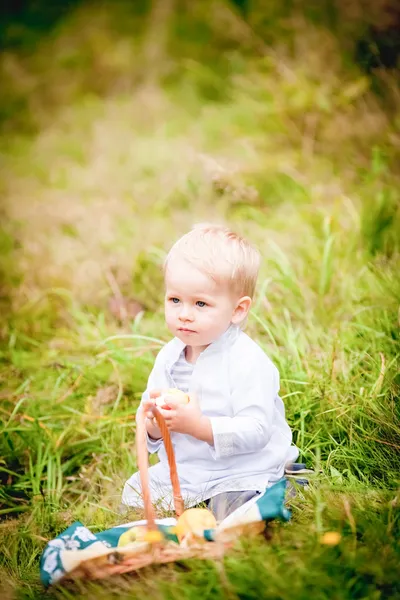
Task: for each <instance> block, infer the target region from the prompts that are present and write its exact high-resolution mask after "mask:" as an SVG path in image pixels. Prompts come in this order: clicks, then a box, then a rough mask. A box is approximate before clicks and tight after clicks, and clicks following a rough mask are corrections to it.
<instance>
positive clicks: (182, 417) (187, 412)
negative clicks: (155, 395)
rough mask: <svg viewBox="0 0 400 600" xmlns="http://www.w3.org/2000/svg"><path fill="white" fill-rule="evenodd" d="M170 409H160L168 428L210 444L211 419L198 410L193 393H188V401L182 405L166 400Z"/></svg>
mask: <svg viewBox="0 0 400 600" xmlns="http://www.w3.org/2000/svg"><path fill="white" fill-rule="evenodd" d="M168 405H169V407H170V410H162V409H160V412H161V414H162V415H163V417H164V419H165V422H166V424H167V427H168V429H170V430H171V431H176V432H177V433H186V434H188V435H191V436H193V437H195V438H197V439H198V440H202V441H203V442H207V443H208V444H210V445H212V444H213V443H214V436H213V431H212V427H211V421H210V419H209V418H208V417H207V416H206V415H203V413H202V412H201V410H200V407H199V404H198V402H197V398H196V396H195V394H190V402H189V403H188V404H185V405H182V404H178V403H174V402H173V401H168Z"/></svg>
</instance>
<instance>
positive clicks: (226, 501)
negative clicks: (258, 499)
mask: <svg viewBox="0 0 400 600" xmlns="http://www.w3.org/2000/svg"><path fill="white" fill-rule="evenodd" d="M259 493H260V492H256V491H253V490H247V491H244V492H223V493H222V494H217V495H216V496H213V497H212V498H210V499H209V500H206V501H205V504H206V506H207V508H208V509H209V510H211V512H212V513H213V514H214V517H215V518H216V519H217V521H218V522H219V521H223V520H224V519H225V518H226V517H227V516H228V515H230V514H231V513H232V512H233V511H234V510H236V509H237V508H239V506H242V505H243V504H245V503H246V502H248V501H249V500H251V498H254V496H258V495H259Z"/></svg>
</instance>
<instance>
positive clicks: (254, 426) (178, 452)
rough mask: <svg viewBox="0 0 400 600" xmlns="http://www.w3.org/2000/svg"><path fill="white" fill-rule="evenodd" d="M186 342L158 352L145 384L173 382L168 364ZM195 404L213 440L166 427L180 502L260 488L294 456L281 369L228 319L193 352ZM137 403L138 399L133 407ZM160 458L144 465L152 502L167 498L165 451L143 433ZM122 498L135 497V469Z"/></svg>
mask: <svg viewBox="0 0 400 600" xmlns="http://www.w3.org/2000/svg"><path fill="white" fill-rule="evenodd" d="M184 347H185V344H184V343H183V342H182V341H180V340H179V339H178V338H174V339H173V340H171V341H170V342H169V343H168V344H166V345H165V346H164V347H163V348H162V349H161V351H160V352H159V354H158V356H157V358H156V361H155V364H154V367H153V370H152V372H151V373H150V377H149V380H148V385H147V390H146V392H145V393H144V395H143V398H145V397H148V391H149V390H151V389H157V388H171V387H176V384H175V382H174V380H173V378H172V375H171V371H172V367H173V366H174V364H175V363H176V362H177V360H178V359H179V356H180V354H181V352H182V350H183V349H184ZM189 391H190V392H194V393H195V394H196V395H197V399H198V402H199V405H200V409H201V411H202V413H203V414H204V415H206V416H207V417H209V419H210V421H211V426H212V431H213V435H214V445H213V446H211V445H209V444H208V443H207V442H203V441H200V440H197V439H196V438H194V437H192V436H190V435H186V434H183V433H176V432H172V433H171V438H172V443H173V446H174V450H175V458H176V464H177V470H178V476H179V481H180V484H181V490H182V495H183V498H184V500H185V505H186V506H192V505H194V504H196V503H198V502H201V501H202V500H206V499H207V498H211V497H212V496H215V495H216V494H219V493H221V492H228V491H242V490H256V491H263V490H265V488H266V487H267V486H268V485H269V484H271V483H273V482H275V481H278V480H279V479H281V478H282V477H283V474H284V467H285V464H286V463H287V462H290V461H294V460H296V458H297V456H298V449H297V448H296V447H295V446H292V432H291V430H290V427H289V425H288V424H287V422H286V419H285V409H284V405H283V402H282V400H281V398H280V397H279V395H278V391H279V373H278V370H277V368H276V367H275V365H274V364H273V363H272V362H271V360H270V359H269V358H268V356H267V355H266V354H265V352H264V351H263V350H262V349H261V348H260V346H259V345H258V344H256V342H254V341H253V340H252V339H251V338H250V337H249V336H248V335H246V334H245V333H244V332H243V331H241V329H240V328H238V327H236V326H233V325H232V326H230V327H229V329H228V330H227V331H226V332H225V333H224V334H223V335H222V336H221V337H220V338H219V339H218V340H217V341H215V342H213V343H212V344H211V345H210V346H208V347H207V348H206V349H205V350H204V351H203V352H202V353H201V354H200V356H199V358H198V359H197V361H196V363H195V365H194V369H193V373H192V377H191V380H190V384H189ZM140 409H141V407H139V410H140ZM148 450H149V452H158V457H159V460H160V462H159V463H158V464H156V465H154V466H152V467H150V469H149V479H150V487H151V493H152V498H153V501H154V502H157V501H161V504H162V506H163V507H170V506H171V504H172V496H171V485H170V480H169V468H168V459H167V455H166V452H165V448H164V444H163V442H162V441H161V440H157V441H152V440H151V439H148ZM122 502H123V503H124V504H127V505H130V506H137V505H140V504H141V500H140V480H139V474H138V473H135V474H134V475H133V476H132V477H131V478H130V479H129V480H128V481H127V482H126V484H125V487H124V491H123V496H122Z"/></svg>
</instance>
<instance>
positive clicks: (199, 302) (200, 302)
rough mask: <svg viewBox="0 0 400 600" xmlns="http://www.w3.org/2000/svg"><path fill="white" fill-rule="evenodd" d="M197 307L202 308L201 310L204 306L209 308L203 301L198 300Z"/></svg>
mask: <svg viewBox="0 0 400 600" xmlns="http://www.w3.org/2000/svg"><path fill="white" fill-rule="evenodd" d="M196 304H197V306H200V308H203V306H207V305H206V303H205V302H203V300H197V302H196Z"/></svg>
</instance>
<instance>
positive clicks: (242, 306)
mask: <svg viewBox="0 0 400 600" xmlns="http://www.w3.org/2000/svg"><path fill="white" fill-rule="evenodd" d="M250 306H251V298H250V296H243V298H240V300H238V302H237V304H236V308H235V309H234V311H233V315H232V319H231V322H232V323H233V324H234V325H239V323H241V322H242V321H244V319H245V318H246V317H247V315H248V312H249V310H250Z"/></svg>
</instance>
